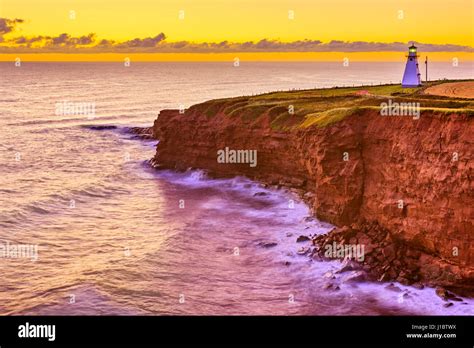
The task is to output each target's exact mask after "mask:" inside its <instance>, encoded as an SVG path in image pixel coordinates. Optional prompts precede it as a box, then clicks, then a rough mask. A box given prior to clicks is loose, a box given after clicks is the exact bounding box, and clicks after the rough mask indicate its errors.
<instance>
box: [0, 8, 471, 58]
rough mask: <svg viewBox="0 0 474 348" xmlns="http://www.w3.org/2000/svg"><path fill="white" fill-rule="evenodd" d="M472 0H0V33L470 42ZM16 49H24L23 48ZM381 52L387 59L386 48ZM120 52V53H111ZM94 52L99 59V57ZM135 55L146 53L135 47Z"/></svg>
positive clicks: (307, 55)
mask: <svg viewBox="0 0 474 348" xmlns="http://www.w3.org/2000/svg"><path fill="white" fill-rule="evenodd" d="M473 3H474V2H473V1H472V0H450V1H446V0H383V1H382V0H357V1H355V0H258V1H256V0H100V1H99V0H67V1H66V0H41V1H39V0H0V17H1V18H9V19H14V18H20V19H23V20H24V22H23V23H20V24H16V25H15V28H14V30H12V31H11V32H9V33H5V34H4V39H6V40H4V42H3V44H2V45H3V46H4V47H5V46H8V47H14V48H15V47H17V46H18V45H16V44H14V43H12V41H9V40H12V39H14V38H18V37H24V38H26V39H28V38H29V39H31V38H33V37H37V36H39V35H42V36H50V37H55V36H58V35H60V34H62V33H67V34H69V35H70V36H72V37H80V36H84V35H87V34H89V33H94V34H95V35H96V39H97V40H102V39H107V40H115V41H120V42H123V41H126V40H131V39H134V38H146V37H155V36H156V35H158V34H159V33H164V34H165V35H166V41H165V42H166V43H169V42H171V43H172V42H177V41H182V40H184V41H186V42H192V43H202V42H221V41H230V42H238V43H242V42H245V41H254V42H256V41H259V40H261V39H270V40H277V41H278V42H290V41H296V40H305V39H306V40H320V41H322V42H323V43H327V42H330V41H331V40H341V41H363V42H383V43H392V42H403V43H406V42H408V41H410V40H414V41H416V42H422V43H428V44H435V45H446V44H451V45H461V46H471V47H472V46H474V32H473V31H474V18H473ZM0 30H1V29H0ZM0 33H1V31H0ZM35 45H36V46H35ZM44 45H45V43H44V41H38V42H37V43H36V44H33V45H32V47H39V48H41V47H42V46H44ZM0 46H1V45H0ZM83 47H87V45H86V46H83ZM67 48H68V49H70V48H71V47H67ZM65 49H66V48H65ZM65 49H64V50H62V49H61V47H60V48H59V49H56V50H55V52H56V53H55V54H51V55H49V56H48V57H50V59H53V60H62V59H64V60H71V59H72V60H75V59H76V60H77V59H80V57H81V56H80V55H74V56H72V55H64V54H63V53H64V52H65ZM19 52H22V55H24V52H23V51H19ZM134 52H137V51H136V50H135V51H134ZM25 53H26V52H25ZM93 55H94V56H96V55H99V53H95V54H93ZM100 55H101V56H102V55H103V53H100ZM232 55H235V54H232ZM188 56H189V55H188ZM207 56H208V57H209V59H210V60H213V59H214V60H215V59H216V56H214V58H213V57H212V55H207ZM264 56H265V55H261V56H258V57H257V56H255V57H254V58H255V59H256V60H258V59H260V58H259V57H264ZM266 56H267V57H268V58H269V59H283V60H286V59H298V60H306V59H317V60H327V58H331V59H333V58H334V57H333V56H331V55H326V56H325V55H324V54H321V53H318V54H316V55H315V54H313V53H301V54H299V55H293V56H292V55H291V54H287V55H286V56H285V55H278V54H273V55H270V54H266ZM370 56H371V55H367V54H366V55H365V57H366V58H364V59H369V60H370V59H371V57H370ZM432 56H433V57H435V59H445V58H446V59H452V57H453V56H455V57H458V58H459V59H472V53H466V52H461V53H458V52H450V53H449V54H448V55H443V54H440V53H436V54H432ZM44 57H46V56H44ZM109 57H111V56H109ZM163 57H164V58H163ZM170 57H172V55H165V56H159V55H158V56H157V55H155V59H157V60H163V59H169V58H170ZM183 57H186V56H183ZM189 57H190V58H192V59H193V60H196V59H200V58H197V56H192V55H191V56H189ZM380 57H381V59H388V60H390V59H392V58H391V57H392V56H390V55H388V54H384V55H382V56H380ZM120 58H121V56H120V55H119V56H116V57H114V58H113V59H118V60H120ZM338 58H339V56H338V57H337V59H338ZM357 58H360V56H358V57H357ZM357 58H354V59H357ZM10 59H11V57H10V56H9V55H8V56H7V55H2V57H0V60H10ZM95 59H97V60H101V58H100V57H96V58H95ZM136 59H138V60H147V59H148V58H146V57H142V56H140V55H137V56H136ZM173 59H178V60H179V59H180V58H173ZM183 59H184V58H183ZM219 59H221V58H219ZM223 59H224V58H223ZM225 59H227V57H225ZM255 59H254V60H255Z"/></svg>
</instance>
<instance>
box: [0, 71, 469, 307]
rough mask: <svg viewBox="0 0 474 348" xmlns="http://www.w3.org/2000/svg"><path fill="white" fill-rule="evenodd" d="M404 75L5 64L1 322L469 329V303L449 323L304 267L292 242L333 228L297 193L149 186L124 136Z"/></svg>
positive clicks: (374, 288) (149, 172)
mask: <svg viewBox="0 0 474 348" xmlns="http://www.w3.org/2000/svg"><path fill="white" fill-rule="evenodd" d="M403 68H404V64H403V62H402V63H350V65H349V66H347V67H344V66H343V65H342V63H330V62H328V63H324V62H321V63H311V62H304V63H303V62H302V63H288V62H285V63H283V62H281V63H277V62H274V63H264V62H254V63H250V62H241V64H240V66H239V67H234V66H233V64H232V62H231V63H133V62H132V64H131V66H129V67H126V66H124V65H123V64H120V63H23V64H22V65H21V67H15V66H14V64H13V63H0V76H1V79H0V81H1V84H0V164H1V165H0V193H1V194H0V270H1V274H2V281H1V282H0V314H1V315H11V314H32V315H49V314H58V315H80V314H90V315H106V314H110V315H115V314H118V315H121V314H130V315H135V314H136V315H162V314H168V315H169V314H171V315H173V314H179V315H185V314H193V315H195V314H203V315H220V314H223V315H234V314H246V315H273V314H275V315H276V314H282V315H365V314H367V315H378V314H471V315H472V314H474V309H473V308H474V307H473V304H474V301H473V300H465V301H464V302H462V303H456V304H455V305H454V306H452V307H449V308H445V307H444V306H443V305H444V302H443V301H442V300H441V299H440V298H438V297H437V296H436V295H435V292H434V289H432V288H425V289H422V290H420V289H415V288H412V287H407V286H403V285H400V284H396V283H395V284H394V287H396V288H397V291H393V287H390V288H387V285H388V284H387V283H372V282H351V281H347V279H346V278H347V276H348V275H347V274H345V273H344V274H342V273H337V270H338V269H339V268H340V267H341V264H340V263H339V262H338V261H331V262H321V261H316V260H310V259H309V258H308V257H307V256H302V255H299V254H298V251H299V249H300V248H301V247H305V246H307V244H304V243H296V238H297V237H298V236H299V235H309V234H313V235H314V234H319V233H324V232H326V231H328V230H330V229H331V226H330V225H329V224H327V223H325V222H322V221H317V220H314V219H311V218H309V215H310V212H309V209H308V207H307V206H306V205H305V204H304V203H302V202H301V201H300V200H299V199H298V197H296V196H294V195H293V194H292V193H291V192H288V191H285V190H272V189H267V188H265V187H263V186H262V185H260V184H259V183H257V182H252V181H250V180H248V179H246V178H242V177H236V178H233V179H212V178H208V177H207V176H206V175H205V173H203V172H201V171H197V170H194V171H187V172H184V173H176V172H172V171H155V170H154V169H152V168H151V167H150V166H149V164H148V160H149V159H151V158H152V156H153V155H154V146H155V145H156V142H155V141H143V140H139V139H136V137H135V136H133V135H132V134H130V132H128V128H129V127H131V126H150V125H151V124H152V123H153V121H154V119H155V118H156V116H157V114H158V112H159V111H160V110H162V109H166V108H180V107H189V106H190V105H192V104H195V103H198V102H202V101H205V100H208V99H214V98H221V97H232V96H240V95H252V94H258V93H264V92H270V91H275V90H291V89H307V88H315V87H330V86H352V85H361V84H368V85H370V84H379V83H390V82H393V83H396V82H400V80H401V76H402V74H403ZM430 78H432V79H439V78H450V79H459V78H474V69H473V64H472V63H471V64H467V63H460V64H459V66H456V67H454V66H452V65H451V63H449V62H448V63H436V62H434V63H431V66H430ZM68 105H73V106H74V107H75V109H74V110H75V111H74V112H73V113H72V114H71V112H68V110H67V109H68V108H67V106H68ZM78 111H79V112H78ZM81 111H82V112H81ZM83 111H87V112H83ZM91 111H93V112H91ZM78 113H80V114H78ZM290 201H294V202H295V203H294V206H292V207H291V208H290V206H289V202H290ZM20 246H23V247H24V248H27V247H29V248H30V249H27V250H30V251H34V253H30V254H22V255H21V257H19V256H18V255H19V252H18V250H19V248H20ZM13 250H16V251H13ZM398 290H399V291H398Z"/></svg>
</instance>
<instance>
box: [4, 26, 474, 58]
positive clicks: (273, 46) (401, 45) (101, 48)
mask: <svg viewBox="0 0 474 348" xmlns="http://www.w3.org/2000/svg"><path fill="white" fill-rule="evenodd" d="M23 22H24V20H23V19H18V18H16V19H7V18H0V52H5V53H9V52H10V53H41V52H42V53H47V52H67V53H110V52H112V53H226V52H382V51H385V52H387V51H397V52H404V51H406V49H407V46H408V45H409V43H407V42H391V43H385V42H368V41H341V40H332V41H329V42H326V43H325V42H322V41H320V40H314V39H305V40H296V41H291V42H283V41H281V40H277V39H268V38H264V39H262V40H259V41H255V42H254V41H246V42H230V41H221V42H202V43H201V42H199V43H196V42H191V41H175V42H172V41H171V42H169V41H167V40H166V39H167V38H166V35H165V34H164V33H159V34H157V35H155V36H150V37H145V38H135V39H132V40H126V41H121V42H120V41H115V40H110V39H106V38H103V39H100V40H98V39H97V36H96V34H94V33H90V34H88V35H83V36H78V37H73V36H71V35H69V34H67V33H62V34H60V35H58V36H53V37H51V36H42V35H40V36H34V37H26V36H18V37H11V36H12V35H13V34H12V33H13V32H14V31H15V29H16V27H17V25H19V24H21V23H23ZM8 33H10V35H8V36H10V37H11V38H9V39H6V38H5V37H3V35H4V34H8ZM416 45H417V46H418V48H419V51H420V52H454V51H464V52H473V48H472V47H470V46H461V45H452V44H444V45H439V44H429V43H426V44H425V43H416Z"/></svg>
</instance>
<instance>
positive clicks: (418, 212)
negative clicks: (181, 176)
mask: <svg viewBox="0 0 474 348" xmlns="http://www.w3.org/2000/svg"><path fill="white" fill-rule="evenodd" d="M403 105H409V106H410V105H411V107H413V109H412V110H411V111H412V113H410V114H407V115H402V114H401V112H400V110H402V109H401V108H402V106H403ZM387 107H388V109H387ZM396 107H399V112H398V114H397V113H396V112H395V109H396ZM387 110H388V112H387ZM409 111H410V110H408V112H409ZM153 133H154V137H155V138H157V139H159V144H158V145H157V152H156V156H155V158H154V159H153V163H154V164H155V166H157V167H160V168H171V169H177V170H185V169H187V168H190V167H192V168H202V169H205V170H207V171H208V172H209V173H210V174H211V175H214V176H236V175H244V176H247V177H249V178H252V179H255V180H259V181H262V182H265V183H269V184H272V185H280V186H287V187H291V188H293V189H296V190H298V192H299V193H300V194H301V196H302V197H303V198H304V199H305V200H306V201H307V202H308V204H309V205H310V206H311V208H312V210H313V212H314V214H315V215H316V216H317V218H318V219H320V220H323V221H327V222H330V223H332V224H334V225H336V226H338V228H336V229H335V230H333V231H332V232H331V233H329V234H328V235H325V236H320V237H317V238H314V240H313V243H314V245H315V249H314V250H313V253H314V254H317V253H318V252H319V253H320V251H321V250H322V247H323V246H324V245H326V244H327V243H332V242H334V241H335V242H337V243H350V244H363V245H365V260H364V261H363V262H362V263H361V265H360V266H361V268H363V269H364V270H365V271H366V272H367V274H368V275H369V277H370V278H371V279H377V280H380V281H384V280H397V281H399V282H402V283H404V284H419V285H421V284H429V285H439V286H443V287H447V288H450V289H452V290H455V291H457V292H459V293H463V294H467V295H469V296H472V295H474V254H473V250H474V248H473V237H474V194H473V192H474V181H473V179H474V162H473V158H474V100H473V99H462V98H450V97H445V96H435V95H429V94H425V93H424V88H418V89H410V90H403V89H401V87H400V86H397V85H385V86H375V87H357V88H332V89H320V90H307V91H292V92H276V93H269V94H263V95H259V96H251V97H238V98H229V99H220V100H213V101H208V102H205V103H202V104H198V105H194V106H192V107H191V108H189V109H187V110H185V111H184V113H180V112H179V111H178V110H163V111H161V112H160V114H159V117H158V118H157V120H156V121H155V123H154V127H153ZM226 148H227V149H234V150H249V151H252V150H256V154H257V161H256V165H255V166H251V165H249V164H248V163H221V162H222V161H218V160H217V157H218V151H220V150H221V151H222V150H224V149H226Z"/></svg>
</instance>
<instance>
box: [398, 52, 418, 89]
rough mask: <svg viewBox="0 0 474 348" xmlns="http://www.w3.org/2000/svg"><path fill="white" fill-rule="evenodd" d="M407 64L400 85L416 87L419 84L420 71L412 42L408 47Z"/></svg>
mask: <svg viewBox="0 0 474 348" xmlns="http://www.w3.org/2000/svg"><path fill="white" fill-rule="evenodd" d="M407 57H408V59H407V65H406V66H405V73H404V74H403V80H402V87H408V88H410V87H418V86H421V77H420V71H419V70H418V55H417V54H416V46H415V45H414V44H412V45H411V46H410V47H409V48H408V56H407Z"/></svg>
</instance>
